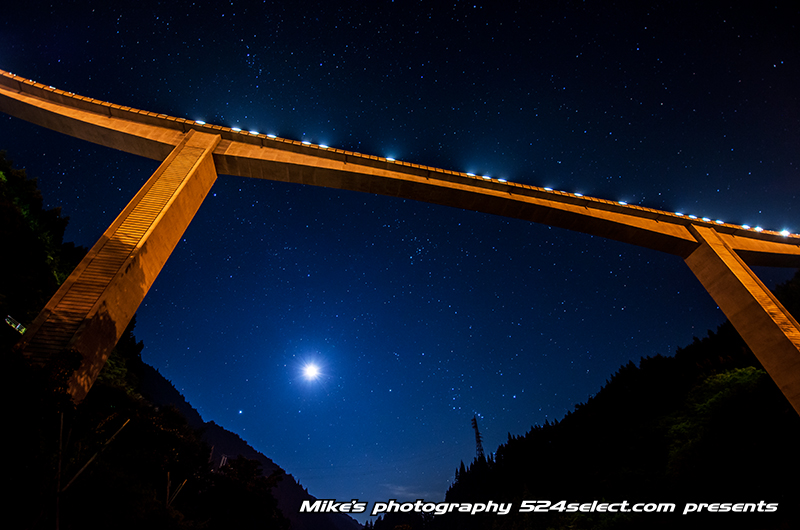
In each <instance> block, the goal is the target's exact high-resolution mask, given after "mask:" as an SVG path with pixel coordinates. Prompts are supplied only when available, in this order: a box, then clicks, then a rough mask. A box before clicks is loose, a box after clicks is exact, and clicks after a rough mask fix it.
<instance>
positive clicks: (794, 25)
mask: <svg viewBox="0 0 800 530" xmlns="http://www.w3.org/2000/svg"><path fill="white" fill-rule="evenodd" d="M92 4H94V5H92ZM107 4H108V3H107V2H94V3H92V2H86V1H81V2H67V1H65V2H58V3H53V4H52V5H50V4H49V3H40V2H36V1H30V2H15V3H14V5H11V6H6V7H5V8H4V16H3V17H2V19H0V68H2V69H4V70H7V71H11V72H13V73H15V74H18V75H20V76H23V77H27V78H30V79H33V80H36V81H39V82H42V83H45V84H48V85H53V86H55V87H57V88H60V89H63V90H68V91H71V92H75V93H78V94H82V95H86V96H91V97H94V98H98V99H102V100H106V101H111V102H114V103H119V104H123V105H129V106H132V107H136V108H141V109H145V110H149V111H154V112H159V113H164V114H168V115H172V116H178V117H185V118H189V119H195V120H203V121H206V122H208V123H214V124H220V125H224V126H228V127H240V128H242V129H245V130H258V131H260V132H262V133H271V134H276V135H278V136H282V137H285V138H291V139H295V140H307V141H310V142H313V143H322V144H326V145H330V146H332V147H338V148H342V149H348V150H354V151H358V152H362V153H366V154H374V155H379V156H388V157H393V158H396V159H398V160H405V161H408V162H414V163H419V164H426V165H431V166H435V167H441V168H445V169H452V170H457V171H465V172H473V173H476V174H488V175H491V176H493V177H497V178H505V179H508V180H510V181H514V182H523V183H527V184H533V185H537V186H549V187H552V188H555V189H561V190H565V191H572V192H581V193H584V194H586V195H592V196H596V197H600V198H605V199H612V200H621V201H627V202H628V203H630V204H639V205H642V206H647V207H652V208H658V209H664V210H667V211H681V212H684V213H692V214H695V215H698V216H708V217H710V218H713V219H721V220H724V221H726V222H731V223H737V224H749V225H752V226H756V225H759V226H763V227H764V228H767V229H774V230H783V229H788V230H790V231H792V232H798V231H800V207H799V206H798V204H800V203H799V202H798V192H799V191H800V178H799V177H800V174H799V173H798V166H799V165H800V156H799V155H798V149H797V146H798V145H800V107H799V106H798V95H797V94H798V89H797V87H798V86H800V74H799V72H800V70H799V69H798V61H799V60H800V31H798V22H800V7H798V5H797V4H796V3H795V2H777V3H774V2H773V3H763V2H761V3H755V2H751V3H749V4H750V5H749V7H748V6H747V5H745V3H736V4H737V6H738V7H733V2H731V3H729V4H728V3H723V2H700V3H698V2H686V3H683V2H669V3H666V4H662V3H651V2H630V3H629V2H621V3H616V4H612V3H611V2H594V1H585V2H577V1H565V2H557V3H556V2H528V1H516V2H512V1H508V2H505V1H497V2H475V1H473V2H460V1H451V2H424V1H410V0H409V1H399V0H398V1H394V2H391V1H387V0H376V1H374V2H333V1H332V2H280V1H276V2H262V3H258V2H243V1H242V2H224V1H223V2H208V3H204V2H184V1H175V2H153V1H150V0H140V1H138V2H136V3H135V4H130V5H126V6H123V5H120V6H116V7H111V6H109V5H107ZM0 149H5V150H7V151H8V155H9V157H10V158H11V159H13V160H14V162H15V163H16V165H17V166H18V167H23V168H26V169H27V171H28V174H29V175H30V176H32V177H37V178H38V179H39V184H40V187H41V189H42V192H43V194H44V196H45V200H46V202H47V205H48V206H51V207H54V206H61V207H62V208H63V213H64V214H66V215H68V216H69V217H70V219H71V221H70V225H69V228H68V231H67V236H66V237H67V239H68V240H72V241H75V242H76V243H78V244H82V245H84V246H87V247H88V246H91V245H92V244H93V243H94V241H95V240H96V239H97V238H98V237H99V236H100V234H101V233H102V232H103V230H105V228H106V227H107V226H108V225H109V224H110V223H111V222H112V221H113V219H114V218H115V217H116V215H117V213H118V212H119V211H120V210H121V209H122V208H123V207H124V205H125V204H126V203H127V202H128V201H129V200H130V198H131V197H132V196H133V194H134V193H135V192H136V190H138V188H139V187H140V186H141V185H142V184H143V183H144V181H145V180H146V179H147V178H148V177H149V175H150V174H151V173H152V172H153V171H154V170H155V168H156V167H157V165H158V164H157V163H156V162H153V161H150V160H144V159H139V158H137V157H134V156H132V155H127V154H124V153H118V152H116V151H113V150H110V149H106V148H101V147H97V146H94V145H91V144H88V143H86V142H82V141H78V140H74V139H71V138H68V137H65V136H62V135H59V134H57V133H53V132H50V131H47V130H44V129H39V128H37V127H35V126H32V125H29V124H27V123H24V122H21V121H19V120H16V119H13V118H9V117H7V116H0ZM757 272H758V273H759V274H761V276H762V279H764V280H765V283H767V284H768V285H774V284H775V283H776V282H778V281H783V280H785V279H788V278H789V277H790V276H791V275H792V273H793V271H791V270H781V269H776V270H770V269H757ZM723 320H724V316H723V315H722V313H721V312H720V311H719V310H718V309H717V307H716V305H715V304H714V302H713V301H712V300H711V298H710V296H709V295H708V294H707V293H706V292H705V291H704V290H703V289H702V287H701V286H700V284H699V282H698V281H697V280H696V279H695V278H694V277H693V275H692V274H691V272H690V271H689V269H688V267H686V266H685V265H684V264H683V263H682V262H681V260H680V259H679V258H677V257H674V256H669V255H664V254H661V253H658V252H655V251H650V250H647V249H642V248H638V247H633V246H630V245H627V244H623V243H617V242H613V241H607V240H603V239H600V238H594V237H591V236H586V235H582V234H577V233H571V232H568V231H564V230H561V229H555V228H550V227H547V226H541V225H534V224H530V223H527V222H522V221H518V220H513V219H504V218H500V217H494V216H490V215H485V214H478V213H475V212H468V211H462V210H458V209H453V208H448V207H440V206H434V205H429V204H422V203H414V202H411V201H403V200H399V199H394V198H388V197H379V196H371V195H366V194H358V193H355V192H346V191H337V190H330V189H321V188H311V187H303V186H299V185H294V184H285V183H273V182H268V181H259V180H248V179H243V178H238V177H227V176H224V175H221V176H220V178H219V180H218V181H217V183H216V184H215V186H214V188H213V190H212V193H211V194H210V195H209V197H208V198H207V199H206V201H205V203H204V205H203V207H202V208H201V209H200V212H199V213H198V215H197V216H196V217H195V220H194V222H193V223H192V225H191V226H190V227H189V229H188V230H187V232H186V234H185V236H184V240H183V241H182V242H181V243H180V245H179V246H178V248H177V249H176V251H175V252H174V253H173V255H172V257H171V258H170V260H169V262H168V263H167V266H166V267H165V268H164V270H163V271H162V273H161V275H160V276H159V278H158V280H157V281H156V283H155V284H154V286H153V288H152V289H151V291H150V293H149V294H148V296H147V298H146V299H145V301H144V303H143V304H142V306H141V307H140V309H139V312H138V316H137V327H136V335H137V337H138V338H139V339H140V340H143V341H144V343H145V350H144V352H143V357H144V359H145V361H146V362H148V363H150V364H152V365H153V366H155V367H156V368H158V370H159V371H160V372H161V373H162V374H164V375H165V376H166V377H167V378H168V379H170V380H171V381H172V382H173V383H174V384H175V386H176V387H177V388H178V390H179V391H181V392H182V393H183V394H184V396H185V397H186V398H187V399H188V400H189V401H190V402H191V403H192V404H193V405H194V406H195V407H196V408H197V409H198V410H199V412H200V413H201V414H202V416H203V418H204V419H205V420H207V421H208V420H213V421H215V422H216V423H218V424H220V425H222V426H224V427H226V428H228V429H230V430H232V431H234V432H236V433H238V434H239V435H241V436H242V437H243V438H244V439H245V440H247V441H248V442H249V443H250V444H251V445H253V446H254V447H255V448H256V449H258V450H259V451H261V452H263V453H264V454H266V455H267V456H269V457H270V458H272V459H273V460H275V462H276V463H278V464H279V465H281V466H282V467H283V468H284V469H286V471H287V472H289V473H291V474H293V475H294V476H295V477H296V478H297V479H298V481H299V482H300V483H301V484H303V485H304V486H306V487H307V488H308V490H309V492H310V493H311V494H313V495H315V496H317V497H319V498H336V499H348V500H349V499H352V498H359V499H361V500H364V501H368V502H375V501H385V500H387V499H388V498H397V499H399V500H415V499H418V498H424V499H425V500H430V501H438V500H441V499H443V497H444V493H445V491H446V489H447V487H448V485H449V483H450V481H451V480H452V478H453V473H454V470H455V469H456V467H457V466H458V465H459V463H460V462H461V461H462V460H463V461H465V462H467V463H468V462H470V461H471V460H472V459H473V458H474V456H475V443H474V433H473V431H472V428H471V425H470V420H471V418H472V417H473V415H477V417H478V422H479V425H480V428H481V432H482V434H483V437H484V446H485V448H486V450H487V452H491V451H493V450H494V449H495V448H496V447H497V445H498V444H500V443H503V442H504V441H505V440H506V438H507V436H508V433H511V434H514V435H518V434H523V433H524V432H525V431H527V430H528V429H530V427H531V426H532V425H535V424H540V423H543V422H544V421H545V420H550V421H552V420H556V419H560V418H561V417H563V415H564V414H565V413H566V412H567V411H569V410H571V409H572V408H573V406H574V405H575V404H576V403H580V402H584V401H586V399H587V398H588V397H589V396H590V395H592V394H594V393H596V392H597V391H598V390H599V389H600V387H601V386H602V385H603V384H604V383H605V381H606V379H607V378H609V377H610V375H611V374H613V373H614V372H615V371H616V370H617V369H618V368H619V366H620V365H622V364H625V363H627V362H628V361H630V360H633V361H635V362H636V361H638V359H639V358H640V357H642V356H648V355H655V354H662V355H670V354H673V353H674V352H675V350H676V348H678V347H680V346H684V345H686V344H688V343H690V342H691V340H692V337H693V336H704V335H705V334H706V331H707V330H708V329H715V328H716V326H717V325H719V324H720V323H722V321H723ZM308 363H315V364H316V365H318V366H319V369H320V376H319V377H318V378H316V379H314V380H307V379H306V378H305V377H304V376H303V367H304V366H305V365H306V364H308ZM362 519H363V518H362Z"/></svg>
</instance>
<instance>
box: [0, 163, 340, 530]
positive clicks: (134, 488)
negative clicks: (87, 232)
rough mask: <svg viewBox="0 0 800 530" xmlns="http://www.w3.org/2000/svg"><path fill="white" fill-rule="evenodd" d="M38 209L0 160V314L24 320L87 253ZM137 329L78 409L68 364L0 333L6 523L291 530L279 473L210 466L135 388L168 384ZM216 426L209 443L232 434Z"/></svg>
mask: <svg viewBox="0 0 800 530" xmlns="http://www.w3.org/2000/svg"><path fill="white" fill-rule="evenodd" d="M42 203H43V201H42V196H41V194H40V192H39V190H38V189H37V186H36V182H35V180H31V179H28V178H27V176H26V175H25V172H24V171H19V170H15V169H13V168H12V165H11V163H10V162H9V161H8V160H6V158H5V154H4V153H2V154H0V242H1V244H2V246H3V248H4V255H3V259H2V260H0V263H2V270H1V271H0V311H2V314H3V316H4V317H5V315H10V316H11V317H12V318H14V319H15V320H16V321H18V322H21V323H24V324H29V323H30V322H31V320H32V319H33V318H34V317H35V316H36V314H37V312H38V311H39V310H40V309H41V308H42V307H43V306H44V304H45V302H46V301H47V300H48V299H49V298H50V296H51V295H52V294H53V293H54V292H55V290H56V289H57V287H58V285H59V284H60V283H61V282H62V281H63V280H64V279H65V278H66V277H67V275H68V274H69V273H70V272H71V270H72V269H73V268H74V266H75V265H76V264H77V263H78V262H79V261H80V259H81V257H82V256H83V255H84V254H85V249H80V248H75V247H74V245H71V244H64V243H63V242H62V238H63V234H64V228H65V227H66V224H67V219H66V218H64V217H62V216H61V214H60V211H59V210H58V209H53V210H45V209H43V206H42ZM134 323H135V320H134V321H133V322H131V324H130V326H129V327H128V329H127V330H126V333H125V335H124V336H123V338H122V339H121V340H120V341H119V343H118V345H117V347H116V349H115V350H114V352H113V353H112V354H111V356H110V358H109V360H108V362H107V363H106V366H105V368H104V369H103V371H102V372H101V374H100V376H99V377H98V380H97V381H96V383H95V385H94V386H93V387H92V391H91V392H90V393H89V394H88V396H87V398H86V399H85V400H84V401H83V402H82V403H81V404H80V405H79V406H77V407H76V406H75V405H74V404H73V403H72V401H71V400H70V399H69V398H68V397H67V395H66V394H65V393H64V388H65V386H64V383H65V381H66V377H67V375H68V374H69V372H70V371H71V369H73V368H74V367H75V366H76V364H75V359H74V358H73V356H71V355H70V354H69V352H64V355H63V356H62V358H61V359H59V360H57V362H53V363H50V364H49V365H48V366H47V367H40V366H35V365H32V364H30V363H28V361H27V359H25V358H24V357H23V356H22V355H21V354H20V353H19V352H17V351H15V350H14V349H13V345H14V343H15V342H16V341H17V340H18V339H19V337H20V335H19V332H18V330H16V329H15V328H13V327H11V326H8V325H5V324H3V325H2V327H1V328H0V348H1V349H2V350H1V351H2V358H3V362H4V370H3V373H4V374H5V376H6V381H7V384H6V385H5V386H4V399H3V402H2V404H3V409H4V410H3V430H4V433H5V439H6V446H7V449H6V451H7V453H6V466H5V471H6V473H5V475H4V476H5V477H6V483H7V484H9V485H10V486H11V487H10V488H9V490H10V492H8V493H6V494H5V501H6V505H7V506H9V507H10V508H12V510H13V514H14V519H15V520H16V521H19V520H20V519H21V521H22V522H21V524H20V523H15V524H16V526H14V527H15V528H61V529H70V528H80V529H82V530H83V529H92V528H97V529H107V528H130V529H141V528H149V529H162V528H163V529H196V528H203V529H214V528H220V529H223V528H224V529H228V528H274V529H281V528H283V529H288V528H289V526H290V525H289V521H288V520H287V519H286V518H284V517H283V515H282V513H281V512H280V510H279V509H278V507H277V501H276V499H275V498H274V496H273V493H272V491H273V488H274V487H275V486H276V485H277V484H280V482H281V481H282V480H283V479H284V474H283V471H282V470H281V469H280V468H279V467H278V466H275V465H274V464H273V467H272V468H271V469H270V470H269V476H264V474H263V473H262V471H264V470H263V469H262V461H261V460H260V459H259V460H256V459H250V458H244V457H236V455H235V454H229V455H228V460H227V465H226V466H224V467H222V468H217V469H215V468H214V467H215V466H214V465H213V459H212V449H211V447H210V446H209V445H208V444H207V443H205V442H204V441H203V440H202V429H199V430H198V429H196V427H200V425H197V422H196V421H195V425H194V427H193V426H190V425H189V423H188V422H187V419H186V417H185V416H184V415H183V414H182V413H181V411H179V410H178V409H177V408H176V407H174V406H156V405H155V404H154V403H153V402H151V401H150V400H148V399H146V398H145V397H144V395H143V388H142V385H141V383H142V381H143V380H146V381H147V382H148V383H149V385H150V387H151V388H152V386H153V385H154V384H155V385H160V386H162V387H163V386H164V385H167V386H169V383H168V382H166V381H164V380H163V379H161V380H159V378H160V375H157V374H156V375H155V376H154V373H155V370H153V369H152V368H151V367H149V366H147V365H145V364H144V363H143V362H142V360H141V351H142V348H143V345H142V343H141V342H137V340H136V338H135V337H134V335H133V333H132V330H133V327H134ZM154 381H155V383H154ZM194 414H195V415H196V412H194ZM198 418H199V416H197V418H194V417H193V419H195V420H197V419H198ZM200 423H202V420H201V421H200ZM213 427H215V428H214V429H213V430H214V434H215V436H216V438H217V439H220V440H223V439H225V436H226V435H231V436H232V437H234V438H235V435H232V434H231V433H228V432H227V431H224V429H221V428H220V427H217V426H213ZM245 445H246V444H245ZM251 456H252V455H251ZM292 482H293V480H292ZM296 489H301V488H300V487H299V486H296ZM346 519H347V520H346V521H345V523H346V522H349V523H351V524H352V525H353V526H355V523H354V522H353V521H352V520H350V519H349V518H346ZM321 523H322V525H323V526H322V527H325V528H345V527H346V526H337V525H335V524H331V522H330V521H327V520H326V521H321Z"/></svg>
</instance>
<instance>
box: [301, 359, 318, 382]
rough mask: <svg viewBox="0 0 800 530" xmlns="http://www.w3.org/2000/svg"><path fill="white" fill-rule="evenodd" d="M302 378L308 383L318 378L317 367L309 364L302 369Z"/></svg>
mask: <svg viewBox="0 0 800 530" xmlns="http://www.w3.org/2000/svg"><path fill="white" fill-rule="evenodd" d="M303 376H305V378H306V379H308V380H309V381H313V380H314V379H316V378H318V377H319V366H317V365H316V364H314V363H309V364H307V365H305V366H304V367H303Z"/></svg>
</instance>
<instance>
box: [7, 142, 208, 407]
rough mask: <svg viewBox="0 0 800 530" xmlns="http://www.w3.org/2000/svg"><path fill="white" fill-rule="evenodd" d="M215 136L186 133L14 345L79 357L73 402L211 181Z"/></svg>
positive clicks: (39, 353) (43, 354)
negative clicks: (73, 353)
mask: <svg viewBox="0 0 800 530" xmlns="http://www.w3.org/2000/svg"><path fill="white" fill-rule="evenodd" d="M219 141H220V137H219V136H218V135H212V134H207V133H200V132H196V131H189V132H188V133H186V135H185V136H184V137H183V139H182V141H181V142H180V143H179V144H178V146H177V147H176V148H175V149H174V150H173V151H172V153H171V154H170V155H169V156H168V157H167V158H166V160H164V162H163V163H162V164H161V166H159V168H158V169H157V170H156V172H155V173H153V175H152V176H151V177H150V179H148V181H147V182H146V183H145V185H144V186H143V187H142V189H141V190H139V192H138V193H137V194H136V196H135V197H134V198H133V199H132V200H131V202H130V203H129V204H128V206H126V207H125V209H124V210H123V211H122V213H121V214H120V215H119V216H118V217H117V219H116V220H115V221H114V222H113V223H112V224H111V226H110V227H109V228H108V230H106V231H105V233H104V234H103V236H102V237H101V238H100V240H99V241H98V242H97V243H95V245H94V246H93V247H92V249H91V250H90V251H89V253H88V254H87V255H86V257H85V258H83V260H82V261H81V263H80V264H79V265H78V267H77V268H76V269H75V270H74V271H73V272H72V274H71V275H70V276H69V278H67V280H66V281H65V282H64V283H63V284H62V285H61V287H60V288H59V290H58V291H57V292H56V294H55V295H54V296H53V298H51V299H50V301H49V302H48V303H47V305H46V306H45V308H44V309H43V310H42V312H41V313H40V314H39V316H38V317H36V319H35V320H34V322H33V323H32V324H31V326H30V328H29V330H28V332H27V333H26V334H25V336H24V339H23V341H22V342H21V343H20V344H18V346H17V347H18V348H21V349H22V351H23V352H24V353H25V355H27V356H28V357H29V358H31V359H33V360H34V361H36V362H40V363H47V362H48V360H49V359H51V358H52V357H53V356H54V355H56V354H58V353H59V352H61V351H63V350H74V351H77V352H79V353H80V355H81V356H82V362H81V366H80V368H78V370H76V372H75V373H74V375H73V377H72V379H71V380H70V384H69V392H70V394H71V395H72V398H73V400H74V401H75V402H80V401H81V400H83V398H84V397H85V396H86V393H87V392H88V391H89V389H90V388H91V386H92V384H93V383H94V380H95V378H97V375H98V374H99V373H100V370H101V369H102V368H103V365H104V364H105V362H106V359H108V355H109V353H111V350H112V349H113V348H114V346H115V345H116V344H117V341H118V340H119V338H120V337H121V336H122V333H123V332H124V331H125V328H126V327H127V325H128V323H129V322H130V320H131V318H133V315H134V313H135V312H136V310H137V309H138V307H139V304H141V302H142V300H143V299H144V296H145V295H146V294H147V291H148V290H149V289H150V286H151V285H152V284H153V282H154V281H155V279H156V276H158V273H159V272H160V271H161V268H162V267H163V266H164V263H166V261H167V258H168V257H169V255H170V254H171V253H172V251H173V249H174V248H175V246H176V245H177V244H178V241H180V239H181V237H182V236H183V233H184V231H185V230H186V228H187V227H188V226H189V223H190V222H191V220H192V218H193V217H194V215H195V213H197V210H198V209H199V208H200V205H201V204H202V202H203V199H205V197H206V195H208V192H209V190H210V189H211V186H212V185H213V184H214V182H215V181H216V179H217V172H216V168H215V167H214V161H213V158H212V152H213V151H214V148H215V147H216V146H217V144H218V143H219Z"/></svg>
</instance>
